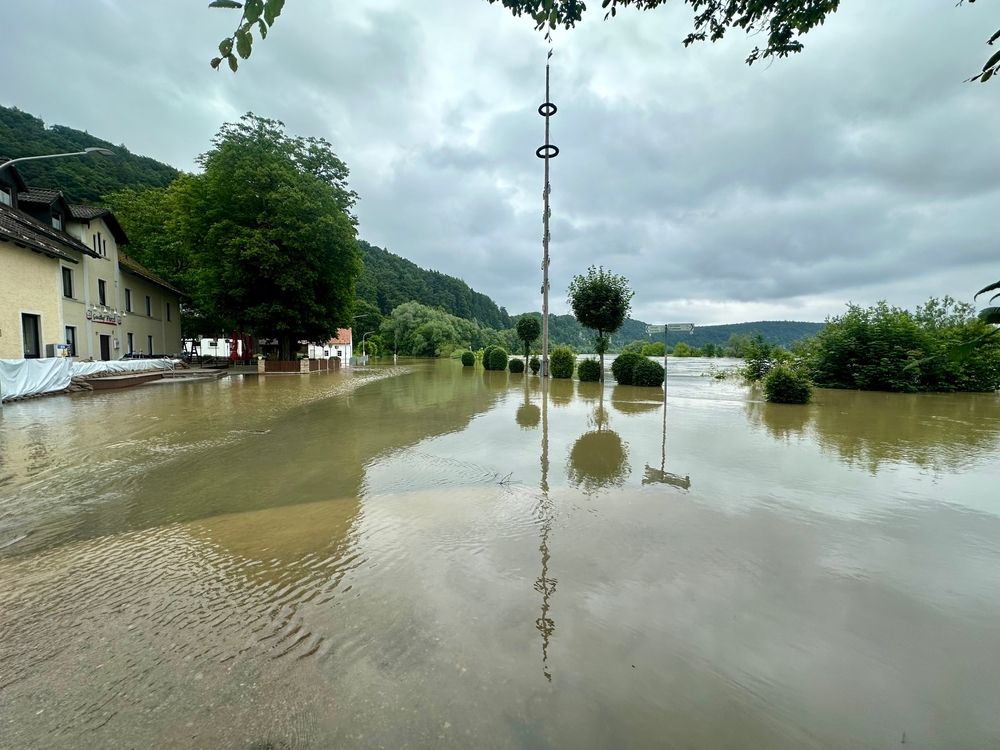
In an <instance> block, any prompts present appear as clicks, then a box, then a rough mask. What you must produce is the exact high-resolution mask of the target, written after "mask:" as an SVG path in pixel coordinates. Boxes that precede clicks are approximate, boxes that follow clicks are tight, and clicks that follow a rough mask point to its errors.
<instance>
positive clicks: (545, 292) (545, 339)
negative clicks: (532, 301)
mask: <svg viewBox="0 0 1000 750" xmlns="http://www.w3.org/2000/svg"><path fill="white" fill-rule="evenodd" d="M551 57H552V50H549V54H548V57H547V58H546V61H547V60H548V58H551ZM557 111H558V108H557V107H556V105H555V104H553V103H552V102H551V101H550V100H549V64H548V62H546V63H545V101H544V102H543V103H542V104H541V105H539V107H538V114H540V115H541V116H542V117H544V118H545V143H544V144H543V145H541V146H539V147H538V148H537V149H535V156H537V157H538V158H539V159H542V160H544V161H545V183H544V185H543V186H542V369H541V376H542V377H543V378H547V377H548V376H549V214H550V213H551V211H550V210H549V193H550V192H551V190H552V189H551V186H550V185H549V159H554V158H555V157H556V156H558V155H559V148H558V147H556V146H553V145H552V144H551V143H549V118H550V117H552V115H554V114H555V113H556V112H557Z"/></svg>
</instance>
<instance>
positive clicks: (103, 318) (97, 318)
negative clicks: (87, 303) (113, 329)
mask: <svg viewBox="0 0 1000 750" xmlns="http://www.w3.org/2000/svg"><path fill="white" fill-rule="evenodd" d="M87 320H92V321H93V322H95V323H104V324H106V325H109V326H117V325H121V322H122V316H121V315H119V314H118V313H117V312H115V311H113V310H97V309H90V310H87Z"/></svg>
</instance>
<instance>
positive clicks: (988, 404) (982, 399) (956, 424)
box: [747, 390, 1000, 473]
mask: <svg viewBox="0 0 1000 750" xmlns="http://www.w3.org/2000/svg"><path fill="white" fill-rule="evenodd" d="M771 406H778V405H777V404H750V403H748V404H747V417H748V418H749V420H750V421H751V422H752V423H758V424H763V425H764V427H765V428H766V429H767V431H768V432H769V433H770V434H771V435H773V436H775V437H784V436H786V435H788V434H790V433H793V432H795V433H799V434H805V432H806V431H807V429H808V428H809V427H810V426H811V427H812V429H813V431H814V432H815V436H816V441H817V442H818V443H819V445H820V446H821V447H822V448H823V449H825V450H829V451H832V452H834V453H836V454H837V455H838V456H839V457H840V458H841V459H842V460H843V461H844V462H845V463H848V464H857V465H861V466H864V467H865V468H867V469H868V470H869V471H871V472H872V473H876V472H877V471H878V470H879V468H880V467H881V466H882V464H885V463H897V462H902V463H910V464H916V465H917V466H926V467H931V468H935V469H938V468H943V469H957V468H961V467H965V466H968V465H970V464H973V463H976V462H977V461H979V460H982V459H983V458H985V457H987V456H992V455H993V454H994V451H995V450H996V445H997V437H998V436H1000V399H998V398H997V397H996V396H995V395H993V394H979V393H934V394H931V393H919V394H909V393H881V392H875V391H835V390H823V391H821V392H819V394H818V395H817V400H816V403H815V404H814V405H812V406H811V407H808V408H807V409H802V410H801V411H800V408H799V407H794V408H793V410H792V411H786V410H785V409H771V408H766V407H771ZM796 414H797V416H796ZM803 415H805V416H803Z"/></svg>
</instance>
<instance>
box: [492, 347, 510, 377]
mask: <svg viewBox="0 0 1000 750" xmlns="http://www.w3.org/2000/svg"><path fill="white" fill-rule="evenodd" d="M490 369H491V370H498V371H499V370H506V369H507V350H506V349H504V348H503V347H502V346H494V347H493V350H492V351H491V352H490Z"/></svg>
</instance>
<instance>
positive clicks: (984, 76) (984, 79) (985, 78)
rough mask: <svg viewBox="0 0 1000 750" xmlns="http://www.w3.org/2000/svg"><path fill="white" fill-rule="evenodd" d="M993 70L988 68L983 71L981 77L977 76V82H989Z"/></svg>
mask: <svg viewBox="0 0 1000 750" xmlns="http://www.w3.org/2000/svg"><path fill="white" fill-rule="evenodd" d="M994 70H995V69H994V68H990V69H989V70H987V71H985V72H984V73H983V74H982V75H980V76H979V82H980V83H986V82H987V81H988V80H990V79H991V78H992V77H993V72H994Z"/></svg>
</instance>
